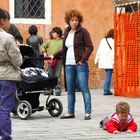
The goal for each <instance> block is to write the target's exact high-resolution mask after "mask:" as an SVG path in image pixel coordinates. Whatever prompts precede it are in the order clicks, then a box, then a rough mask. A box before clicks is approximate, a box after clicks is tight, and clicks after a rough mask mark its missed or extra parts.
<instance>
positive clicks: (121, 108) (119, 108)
mask: <svg viewBox="0 0 140 140" xmlns="http://www.w3.org/2000/svg"><path fill="white" fill-rule="evenodd" d="M116 112H117V113H129V112H130V106H129V104H128V103H126V102H119V103H118V104H117V105H116Z"/></svg>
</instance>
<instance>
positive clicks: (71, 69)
mask: <svg viewBox="0 0 140 140" xmlns="http://www.w3.org/2000/svg"><path fill="white" fill-rule="evenodd" d="M88 72H89V71H88V64H87V63H85V64H83V65H80V64H78V65H66V66H65V74H66V84H67V91H68V113H70V114H74V113H75V101H76V99H75V87H76V80H78V81H77V82H78V83H79V87H80V90H81V92H82V94H83V99H84V105H85V113H91V94H90V91H89V87H88ZM76 78H77V79H76Z"/></svg>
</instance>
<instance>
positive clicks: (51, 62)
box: [44, 53, 57, 68]
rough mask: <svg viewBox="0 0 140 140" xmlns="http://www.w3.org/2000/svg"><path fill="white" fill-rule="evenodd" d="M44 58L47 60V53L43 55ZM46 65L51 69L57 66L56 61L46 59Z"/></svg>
mask: <svg viewBox="0 0 140 140" xmlns="http://www.w3.org/2000/svg"><path fill="white" fill-rule="evenodd" d="M44 57H47V58H49V56H48V54H47V53H44ZM47 63H48V65H49V66H51V67H52V68H55V66H56V64H57V59H53V60H51V59H48V60H47Z"/></svg>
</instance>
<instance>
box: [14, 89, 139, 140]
mask: <svg viewBox="0 0 140 140" xmlns="http://www.w3.org/2000/svg"><path fill="white" fill-rule="evenodd" d="M91 93H92V110H93V113H92V119H91V120H88V121H85V120H84V119H83V118H84V110H83V108H84V107H83V99H82V95H81V93H77V95H76V96H77V101H76V118H75V119H69V120H61V119H59V118H54V117H52V116H50V115H49V113H48V111H47V110H44V111H41V112H36V113H34V114H33V115H32V116H31V118H30V119H29V120H20V119H19V118H17V117H12V124H13V140H118V139H119V140H140V129H139V128H138V132H136V133H133V134H126V133H121V134H116V135H114V134H109V133H107V132H106V131H104V130H102V129H100V128H99V127H98V124H99V121H100V120H101V119H102V118H103V117H104V116H106V115H110V114H112V113H113V112H114V109H115V105H116V103H118V102H119V101H127V102H128V103H129V104H130V106H131V113H132V115H133V117H134V118H135V120H136V122H137V124H138V126H140V99H139V98H137V99H133V98H126V97H115V96H103V95H102V90H100V89H98V90H91ZM52 97H53V96H52ZM57 98H59V99H60V100H61V101H62V103H63V106H64V111H63V113H66V106H67V102H66V99H67V96H66V92H63V93H62V96H60V97H57ZM40 101H41V104H42V105H44V104H45V96H44V95H41V97H40Z"/></svg>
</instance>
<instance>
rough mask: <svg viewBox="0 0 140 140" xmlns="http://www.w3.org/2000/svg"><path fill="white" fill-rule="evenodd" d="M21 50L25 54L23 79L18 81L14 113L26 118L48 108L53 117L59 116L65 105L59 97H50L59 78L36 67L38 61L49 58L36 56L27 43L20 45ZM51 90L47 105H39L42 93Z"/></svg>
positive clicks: (22, 68)
mask: <svg viewBox="0 0 140 140" xmlns="http://www.w3.org/2000/svg"><path fill="white" fill-rule="evenodd" d="M20 51H21V54H22V56H23V64H22V66H21V70H22V80H21V81H20V82H18V83H17V93H16V99H15V104H14V108H13V110H12V113H13V114H14V115H18V117H19V118H20V119H23V120H26V119H28V118H29V117H30V116H31V114H33V113H35V112H36V111H42V110H44V108H45V109H46V110H48V112H49V114H50V115H51V116H53V117H58V116H59V115H61V113H62V111H63V105H62V103H61V101H60V100H59V99H57V98H52V99H50V96H51V95H52V94H53V88H54V87H55V86H56V85H57V82H58V78H57V77H50V76H49V74H48V73H47V72H46V71H44V70H43V69H40V68H36V64H37V61H38V60H40V61H42V62H43V61H44V59H49V58H43V57H42V58H37V57H35V53H34V50H33V49H32V48H31V47H30V46H27V45H24V44H22V45H20ZM46 90H50V91H51V92H50V94H49V95H48V96H47V99H46V104H45V106H39V96H40V94H45V92H46Z"/></svg>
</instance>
